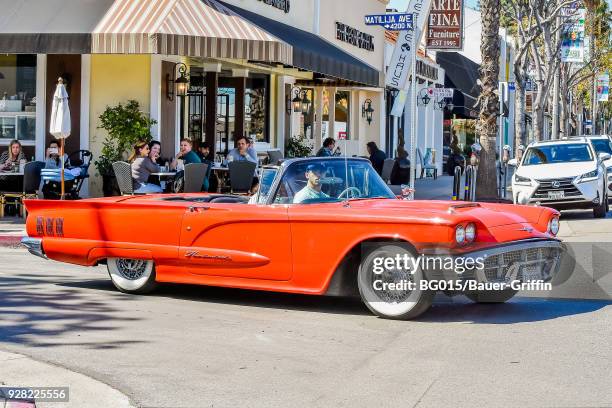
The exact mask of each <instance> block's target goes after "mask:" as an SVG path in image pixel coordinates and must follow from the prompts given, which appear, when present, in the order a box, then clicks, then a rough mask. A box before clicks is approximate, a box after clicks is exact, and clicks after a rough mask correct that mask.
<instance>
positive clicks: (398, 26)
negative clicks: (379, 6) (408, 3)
mask: <svg viewBox="0 0 612 408" xmlns="http://www.w3.org/2000/svg"><path fill="white" fill-rule="evenodd" d="M365 23H366V25H379V26H383V27H385V29H386V30H393V31H404V30H412V14H407V13H392V14H391V13H390V14H370V15H367V16H365Z"/></svg>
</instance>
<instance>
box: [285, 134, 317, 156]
mask: <svg viewBox="0 0 612 408" xmlns="http://www.w3.org/2000/svg"><path fill="white" fill-rule="evenodd" d="M311 152H312V147H311V146H310V144H309V143H308V140H307V139H306V138H305V137H304V136H301V135H300V136H291V137H290V138H289V139H288V140H287V145H286V147H285V153H286V156H287V157H307V156H310V154H311Z"/></svg>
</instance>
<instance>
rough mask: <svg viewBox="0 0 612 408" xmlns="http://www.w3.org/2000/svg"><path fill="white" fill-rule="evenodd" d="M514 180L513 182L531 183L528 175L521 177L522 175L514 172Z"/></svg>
mask: <svg viewBox="0 0 612 408" xmlns="http://www.w3.org/2000/svg"><path fill="white" fill-rule="evenodd" d="M514 182H515V183H524V184H531V179H530V178H529V177H523V176H519V175H518V174H515V175H514Z"/></svg>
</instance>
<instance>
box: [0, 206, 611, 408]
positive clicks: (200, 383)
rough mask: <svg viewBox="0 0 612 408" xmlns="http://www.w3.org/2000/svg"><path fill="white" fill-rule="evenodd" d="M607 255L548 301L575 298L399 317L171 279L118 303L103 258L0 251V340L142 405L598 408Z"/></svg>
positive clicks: (605, 355)
mask: <svg viewBox="0 0 612 408" xmlns="http://www.w3.org/2000/svg"><path fill="white" fill-rule="evenodd" d="M564 220H565V221H566V222H565V223H564V228H565V232H564V233H565V234H566V238H567V239H568V241H583V243H580V245H591V246H592V245H593V244H591V242H590V241H589V240H596V242H597V243H598V244H601V243H602V242H604V241H605V240H606V237H610V236H612V228H611V227H612V220H611V219H607V220H604V221H601V220H599V221H597V222H590V221H589V220H590V218H589V216H588V214H584V213H577V214H575V215H571V216H568V217H564ZM585 225H587V226H585ZM588 225H590V227H589V226H588ZM602 225H603V226H602ZM589 228H590V229H589ZM591 229H592V230H593V231H591ZM606 229H607V230H609V231H611V232H610V233H606ZM610 241H612V239H610ZM604 245H605V244H604ZM585 248H586V247H585ZM606 248H607V247H605V248H604V249H602V251H591V252H590V253H598V254H599V252H603V254H604V255H601V254H600V255H598V256H600V257H602V256H603V258H604V259H603V261H602V262H603V263H602V264H601V267H600V266H597V265H599V263H598V262H592V261H591V262H590V264H589V261H588V260H583V261H579V264H585V265H586V264H589V265H591V266H592V265H596V266H595V267H592V268H591V269H590V270H589V267H587V266H584V267H583V268H582V270H583V273H582V274H577V275H576V276H575V277H572V278H571V279H570V280H568V282H567V283H566V284H565V286H564V288H563V290H562V292H563V293H562V296H559V297H565V298H581V299H583V300H567V299H565V300H559V299H544V298H540V297H537V298H535V297H518V298H515V299H513V300H512V301H510V302H509V303H507V304H503V305H476V304H472V303H470V302H469V301H468V300H467V299H465V298H463V297H456V298H453V299H450V298H447V297H445V296H441V297H439V298H437V299H436V302H435V304H434V307H433V308H432V309H431V310H430V311H429V312H427V313H426V314H425V315H423V316H422V317H421V318H420V319H418V320H417V321H409V322H401V321H389V320H383V319H379V318H376V317H374V316H372V315H371V314H370V313H369V312H368V311H367V309H366V308H365V307H364V306H362V305H361V304H360V302H358V301H354V300H350V299H336V298H318V297H308V296H294V295H284V294H273V293H264V292H250V291H242V290H230V289H218V288H207V287H196V286H180V285H167V286H164V287H163V288H162V289H161V290H159V291H158V292H155V293H154V294H152V295H148V296H130V295H125V294H121V293H118V292H117V291H115V290H114V288H113V287H112V285H111V283H110V281H109V280H108V277H107V275H106V271H105V269H104V267H98V268H81V267H75V266H70V265H65V264H59V263H54V262H50V261H44V260H42V259H38V258H36V257H33V256H31V255H28V254H27V253H25V252H24V251H22V250H15V249H1V248H0V349H4V350H8V351H13V352H18V353H22V354H25V355H28V356H31V357H33V358H35V359H37V360H41V361H45V362H51V363H53V364H57V365H61V366H63V367H66V368H69V369H70V370H73V371H77V372H80V373H83V374H86V375H88V376H91V377H93V378H95V379H97V380H100V381H102V382H104V383H106V384H109V385H111V386H112V387H114V388H116V389H118V390H119V391H121V392H123V393H124V394H126V395H128V396H129V397H130V398H131V399H132V401H133V403H134V404H135V405H138V406H145V407H179V406H180V407H213V406H214V407H235V406H248V407H285V406H292V407H335V406H339V407H342V406H344V407H373V406H376V407H379V406H382V407H387V406H389V407H397V406H402V407H416V406H418V407H440V406H453V407H475V406H489V407H501V406H512V407H515V406H521V407H612V375H611V374H610V373H611V369H612V347H611V346H610V341H611V340H610V339H612V302H610V294H612V291H611V290H610V289H611V288H612V282H611V280H612V278H611V274H610V273H608V271H609V270H610V269H612V267H610V265H612V255H611V256H610V259H609V262H608V261H606V259H607V258H606V256H607V255H606V254H607V253H608V252H607V249H606ZM581 251H583V252H588V251H586V250H584V249H581ZM610 253H611V254H612V251H611V252H610ZM601 268H603V272H601ZM598 271H599V272H598ZM598 274H599V275H598ZM524 295H530V296H534V294H526V293H525V294H524ZM585 299H590V300H585ZM0 369H1V368H0Z"/></svg>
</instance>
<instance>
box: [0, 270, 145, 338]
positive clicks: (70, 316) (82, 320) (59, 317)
mask: <svg viewBox="0 0 612 408" xmlns="http://www.w3.org/2000/svg"><path fill="white" fill-rule="evenodd" d="M57 286H60V285H57ZM0 293H1V295H0V316H1V319H0V342H5V343H14V344H21V345H27V346H32V347H55V346H65V345H67V344H69V345H82V346H86V347H91V348H93V349H113V348H119V347H122V346H125V345H126V344H134V343H142V342H140V341H138V342H137V341H131V340H128V341H115V342H95V343H91V342H88V343H83V342H79V336H80V335H81V333H84V332H91V331H97V332H103V331H107V330H114V329H117V328H119V327H120V325H121V324H122V323H126V322H130V321H135V320H139V319H137V318H132V317H122V316H118V313H120V312H123V311H124V309H122V308H117V307H113V306H110V304H109V303H108V302H105V301H104V300H100V299H99V298H95V297H92V296H91V295H90V294H89V296H88V293H86V292H83V291H79V290H76V289H68V288H66V289H53V290H51V291H50V290H49V287H48V281H46V280H41V279H30V278H21V277H6V276H2V277H0ZM122 300H124V301H126V302H129V301H130V300H131V298H130V297H128V296H126V297H124V298H122ZM66 333H72V334H74V339H75V342H70V343H66V342H65V341H63V342H57V341H55V338H56V337H59V336H61V335H64V334H66Z"/></svg>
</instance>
